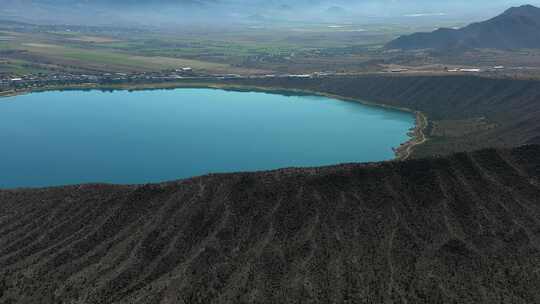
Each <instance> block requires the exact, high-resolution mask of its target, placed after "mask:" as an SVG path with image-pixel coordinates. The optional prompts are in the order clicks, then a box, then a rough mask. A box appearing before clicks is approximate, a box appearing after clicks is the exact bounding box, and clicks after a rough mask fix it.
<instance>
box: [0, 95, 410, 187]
mask: <svg viewBox="0 0 540 304" xmlns="http://www.w3.org/2000/svg"><path fill="white" fill-rule="evenodd" d="M413 126H414V116H413V115H412V114H410V113H406V112H401V111H394V110H388V109H383V108H377V107H371V106H365V105H362V104H359V103H355V102H347V101H340V100H335V99H331V98H326V97H318V96H284V95H279V94H268V93H261V92H237V91H224V90H214V89H175V90H150V91H136V92H128V91H114V92H102V91H97V90H95V91H52V92H42V93H32V94H27V95H21V96H15V97H7V98H2V99H0V143H1V144H0V187H1V188H12V187H35V186H53V185H64V184H77V183H90V182H107V183H120V184H129V183H148V182H159V181H166V180H175V179H180V178H185V177H191V176H196V175H202V174H206V173H211V172H234V171H254V170H266V169H276V168H281V167H291V166H320V165H330V164H337V163H346V162H369V161H381V160H388V159H392V158H393V157H394V153H393V151H392V148H393V147H397V146H399V145H400V143H402V142H405V141H407V140H408V136H407V132H408V130H409V129H410V128H412V127H413Z"/></svg>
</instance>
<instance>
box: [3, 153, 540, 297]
mask: <svg viewBox="0 0 540 304" xmlns="http://www.w3.org/2000/svg"><path fill="white" fill-rule="evenodd" d="M539 198H540V147H538V146H525V147H521V148H516V149H514V150H500V151H497V150H484V151H480V152H475V153H472V154H457V155H454V156H450V157H447V158H441V159H432V160H412V161H407V162H391V163H382V164H374V165H344V166H336V167H328V168H319V169H286V170H280V171H274V172H266V173H246V174H228V175H214V176H207V177H201V178H194V179H190V180H186V181H181V182H177V183H169V184H162V185H150V186H141V187H128V186H104V185H101V186H97V185H96V186H80V187H66V188H56V189H43V190H14V191H0V303H113V302H114V303H489V304H492V303H524V304H525V303H527V304H529V303H540V292H539V290H538V286H540V268H539V265H540V251H539V250H540V199H539ZM10 299H11V300H10ZM62 301H63V302H62Z"/></svg>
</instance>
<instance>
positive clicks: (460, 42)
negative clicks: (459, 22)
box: [386, 5, 540, 50]
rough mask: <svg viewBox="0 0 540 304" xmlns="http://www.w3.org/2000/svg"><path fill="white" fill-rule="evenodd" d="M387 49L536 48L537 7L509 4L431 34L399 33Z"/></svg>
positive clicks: (539, 15) (538, 42) (539, 32)
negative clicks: (492, 13)
mask: <svg viewBox="0 0 540 304" xmlns="http://www.w3.org/2000/svg"><path fill="white" fill-rule="evenodd" d="M386 47H387V48H389V49H405V50H411V49H456V48H458V49H460V48H494V49H519V48H540V8H538V7H535V6H532V5H524V6H520V7H513V8H510V9H508V10H507V11H505V12H504V13H503V14H501V15H499V16H497V17H495V18H493V19H490V20H487V21H484V22H479V23H473V24H470V25H468V26H466V27H464V28H460V29H449V28H441V29H438V30H436V31H434V32H431V33H415V34H412V35H407V36H402V37H399V38H397V39H396V40H393V41H391V42H390V43H388V44H387V45H386Z"/></svg>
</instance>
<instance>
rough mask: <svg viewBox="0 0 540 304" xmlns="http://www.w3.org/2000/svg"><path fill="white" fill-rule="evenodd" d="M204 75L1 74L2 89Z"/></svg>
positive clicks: (181, 72) (184, 72)
mask: <svg viewBox="0 0 540 304" xmlns="http://www.w3.org/2000/svg"><path fill="white" fill-rule="evenodd" d="M194 77H204V75H197V74H195V72H194V71H193V69H192V68H180V69H175V70H169V71H162V72H143V73H95V74H75V73H54V74H44V73H38V74H26V75H22V76H13V75H0V90H7V89H17V88H29V87H45V86H50V85H63V84H86V83H97V84H121V83H131V82H164V81H172V80H178V79H183V78H194Z"/></svg>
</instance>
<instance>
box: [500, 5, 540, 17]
mask: <svg viewBox="0 0 540 304" xmlns="http://www.w3.org/2000/svg"><path fill="white" fill-rule="evenodd" d="M502 16H505V17H508V16H540V8H538V7H536V6H534V5H530V4H527V5H522V6H516V7H511V8H509V9H507V10H506V11H505V12H504V13H503V14H502V15H500V16H499V17H502Z"/></svg>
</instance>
